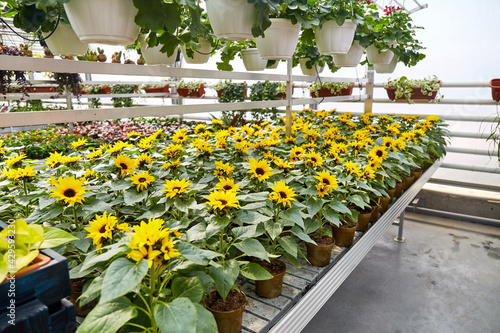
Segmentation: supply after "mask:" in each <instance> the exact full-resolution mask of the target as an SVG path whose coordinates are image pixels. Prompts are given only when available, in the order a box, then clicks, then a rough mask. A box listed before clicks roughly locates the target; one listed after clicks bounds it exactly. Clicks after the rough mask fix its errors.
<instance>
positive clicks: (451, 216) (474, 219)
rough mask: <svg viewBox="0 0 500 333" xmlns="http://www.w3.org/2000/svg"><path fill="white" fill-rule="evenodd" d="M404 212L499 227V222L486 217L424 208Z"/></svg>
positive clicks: (407, 208)
mask: <svg viewBox="0 0 500 333" xmlns="http://www.w3.org/2000/svg"><path fill="white" fill-rule="evenodd" d="M406 211H407V212H413V213H420V214H426V215H432V216H438V217H444V218H448V219H453V220H459V221H467V222H472V223H478V224H485V225H491V226H495V227H500V220H495V219H490V218H487V217H480V216H473V215H465V214H460V213H453V212H445V211H442V210H436V209H430V208H424V207H413V206H408V207H406Z"/></svg>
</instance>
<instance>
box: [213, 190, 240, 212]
mask: <svg viewBox="0 0 500 333" xmlns="http://www.w3.org/2000/svg"><path fill="white" fill-rule="evenodd" d="M204 199H207V200H208V202H207V205H209V206H212V207H213V208H214V210H215V212H217V208H218V209H219V210H220V212H222V211H223V210H227V209H229V208H240V207H241V206H240V203H239V201H238V199H236V191H218V190H215V191H213V192H210V195H209V196H206V197H204Z"/></svg>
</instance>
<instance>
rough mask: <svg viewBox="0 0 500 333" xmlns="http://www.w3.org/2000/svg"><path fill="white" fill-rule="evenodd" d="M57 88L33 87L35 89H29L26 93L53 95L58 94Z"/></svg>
mask: <svg viewBox="0 0 500 333" xmlns="http://www.w3.org/2000/svg"><path fill="white" fill-rule="evenodd" d="M56 91H57V87H49V86H45V87H44V86H33V87H27V88H26V92H27V93H52V92H56Z"/></svg>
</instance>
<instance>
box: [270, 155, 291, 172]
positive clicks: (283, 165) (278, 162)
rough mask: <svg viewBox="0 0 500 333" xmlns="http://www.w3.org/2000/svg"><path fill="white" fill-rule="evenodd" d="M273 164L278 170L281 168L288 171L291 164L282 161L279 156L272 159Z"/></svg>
mask: <svg viewBox="0 0 500 333" xmlns="http://www.w3.org/2000/svg"><path fill="white" fill-rule="evenodd" d="M273 162H274V165H276V167H277V168H278V169H280V170H283V171H285V172H288V171H290V170H291V169H292V165H291V164H290V163H288V162H287V161H283V160H282V159H281V158H279V157H277V158H276V159H274V161H273Z"/></svg>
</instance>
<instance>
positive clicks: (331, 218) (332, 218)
mask: <svg viewBox="0 0 500 333" xmlns="http://www.w3.org/2000/svg"><path fill="white" fill-rule="evenodd" d="M323 216H324V217H325V219H327V221H328V222H330V223H333V224H335V225H336V226H339V225H340V220H339V215H338V214H337V213H336V212H335V211H334V210H333V209H331V208H330V207H328V208H327V209H325V210H324V211H323Z"/></svg>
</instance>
